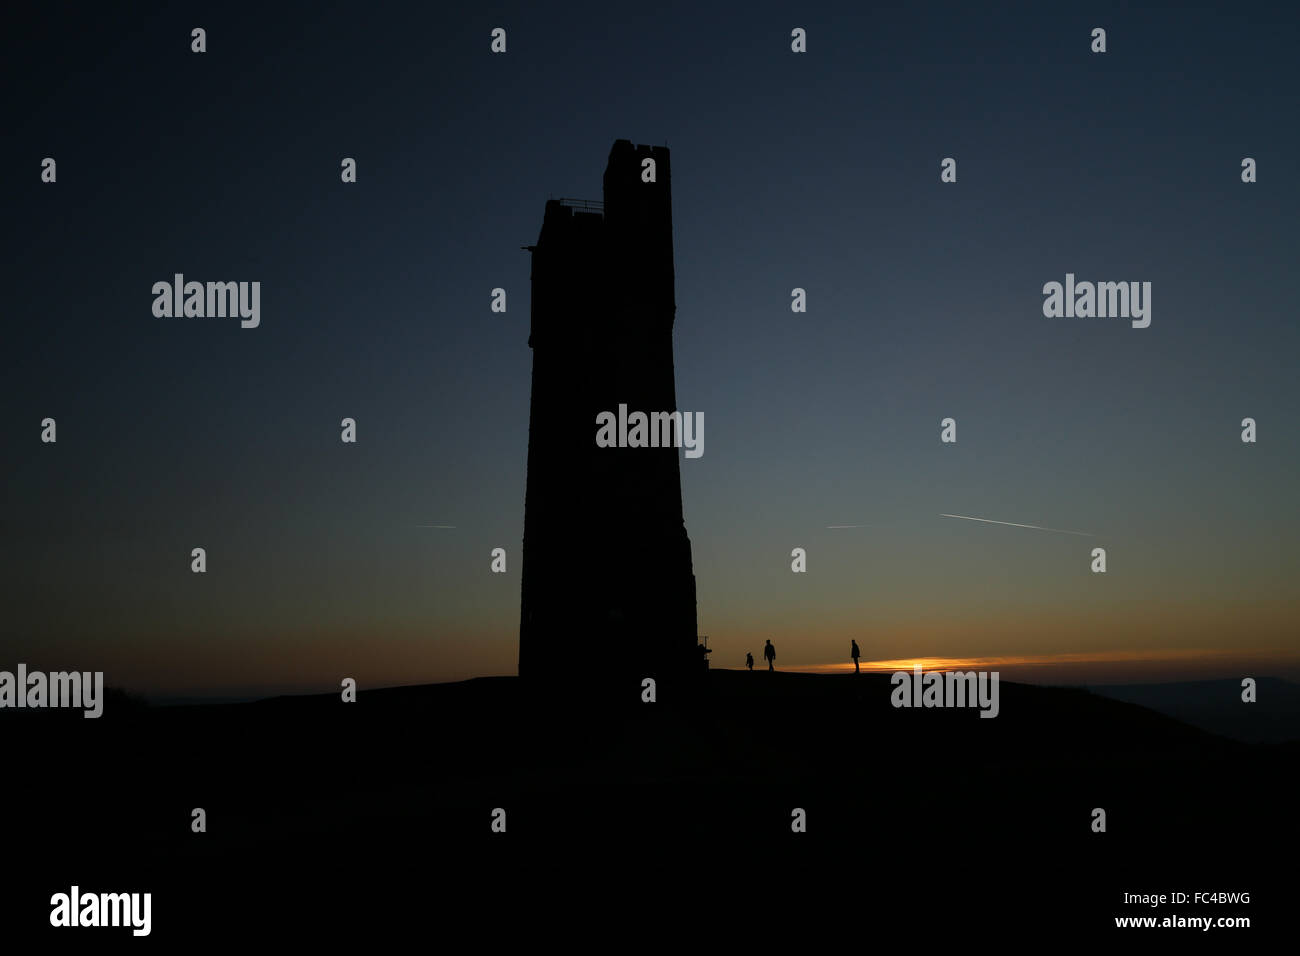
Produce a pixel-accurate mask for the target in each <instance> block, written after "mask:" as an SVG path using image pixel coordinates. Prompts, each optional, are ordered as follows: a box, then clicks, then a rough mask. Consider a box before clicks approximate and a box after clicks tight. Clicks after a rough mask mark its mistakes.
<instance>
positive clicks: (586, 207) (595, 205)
mask: <svg viewBox="0 0 1300 956" xmlns="http://www.w3.org/2000/svg"><path fill="white" fill-rule="evenodd" d="M556 201H557V202H559V203H560V205H562V206H571V207H572V208H574V209H581V210H582V211H583V212H598V213H604V211H605V204H604V203H603V202H601V201H600V200H598V199H568V198H566V197H564V196H561V197H560V198H559V199H558V200H556Z"/></svg>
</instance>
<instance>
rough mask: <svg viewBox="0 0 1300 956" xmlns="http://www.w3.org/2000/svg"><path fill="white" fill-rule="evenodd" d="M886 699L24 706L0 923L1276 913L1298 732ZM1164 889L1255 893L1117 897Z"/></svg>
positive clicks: (720, 686)
mask: <svg viewBox="0 0 1300 956" xmlns="http://www.w3.org/2000/svg"><path fill="white" fill-rule="evenodd" d="M890 690H891V688H890V685H889V678H888V676H885V675H866V674H864V675H861V676H854V675H807V674H789V673H776V674H768V673H765V672H761V671H756V672H754V673H747V672H743V671H713V672H710V673H709V674H708V675H707V677H705V678H704V679H703V682H702V684H701V685H700V687H699V689H698V693H697V694H696V695H695V696H694V697H692V698H688V699H677V700H667V699H661V701H660V702H657V703H655V704H643V703H641V702H640V698H639V694H638V693H637V692H636V690H635V689H633V690H632V693H631V694H629V695H626V700H627V701H628V702H625V703H624V704H622V705H621V706H618V707H613V708H611V707H609V706H607V705H603V704H596V703H591V702H586V701H584V700H583V698H582V694H580V693H558V692H555V693H548V692H546V691H545V690H544V689H543V690H533V689H530V688H528V687H526V686H525V685H523V684H521V683H520V681H519V680H517V679H516V678H482V679H478V680H470V681H464V682H460V683H451V684H436V685H428V686H418V687H401V688H391V689H383V690H367V689H366V688H364V687H363V688H362V689H361V690H360V693H359V697H358V701H357V702H356V703H354V704H343V703H342V702H341V701H340V699H339V695H338V694H335V693H331V694H326V695H320V696H305V697H280V698H274V699H270V700H265V701H258V702H255V703H244V704H223V705H204V706H187V707H146V706H143V705H140V704H138V703H135V702H133V701H131V700H129V699H126V698H123V697H120V696H118V697H114V698H112V699H110V700H109V701H108V703H107V705H106V708H105V714H104V716H103V717H102V718H100V719H99V720H85V719H82V718H81V716H80V713H79V712H76V713H67V712H53V711H41V712H36V711H21V712H18V711H10V712H8V714H6V715H5V717H4V718H3V722H2V724H0V727H2V729H3V740H4V743H5V747H4V760H5V765H6V767H7V769H8V770H10V771H11V772H10V773H6V774H5V780H4V783H3V785H2V789H3V792H4V797H3V808H4V819H5V822H6V828H5V829H6V832H7V838H6V842H7V843H8V847H9V852H8V853H7V854H6V855H7V857H8V859H9V861H10V862H9V866H8V868H7V869H8V873H7V874H6V881H7V882H9V883H11V884H12V886H11V888H10V889H9V891H8V893H7V894H6V895H5V896H3V897H2V899H3V901H4V902H3V904H0V923H3V925H5V926H6V927H8V928H9V929H10V930H11V931H13V932H25V931H29V930H30V931H35V932H40V931H42V930H48V916H49V911H50V903H49V897H50V895H51V894H52V893H55V892H59V891H63V892H67V890H68V887H69V886H70V885H71V884H73V883H77V884H79V885H80V886H81V887H82V888H83V889H84V890H87V891H114V892H124V891H130V890H139V891H149V892H152V893H153V923H154V931H153V934H152V935H153V936H154V937H155V938H158V939H167V940H172V941H177V942H185V943H188V942H191V941H199V940H209V939H214V938H218V937H224V936H229V937H231V938H232V939H243V938H247V939H251V938H254V930H255V929H257V928H258V927H261V929H258V930H257V932H266V931H270V932H271V933H272V934H273V935H274V934H280V933H283V934H290V935H293V936H295V937H296V938H306V937H313V938H314V937H315V936H317V935H318V934H319V935H320V936H323V937H326V938H339V937H343V936H353V935H358V936H362V937H365V936H374V938H375V939H378V938H381V937H383V936H384V935H386V934H388V933H390V932H392V933H400V932H404V931H407V930H416V931H419V932H421V933H425V934H428V935H429V938H430V939H432V940H437V939H440V938H443V937H442V936H440V935H439V934H442V933H444V932H445V933H451V932H455V931H462V930H469V931H471V932H473V933H481V934H483V943H484V945H487V944H488V942H489V941H490V940H499V939H500V938H501V937H502V936H503V935H515V934H523V935H532V936H536V937H537V939H539V940H541V939H547V938H551V937H552V936H556V934H558V937H556V938H562V939H572V940H576V939H577V938H578V936H581V935H582V934H586V933H592V934H595V933H596V930H595V929H594V927H595V926H597V925H608V926H614V927H618V926H625V927H626V928H627V929H628V930H629V931H632V932H638V933H639V932H641V930H639V929H636V928H637V927H641V928H642V929H645V930H646V931H647V932H649V931H650V927H651V926H653V927H655V931H656V932H674V931H675V930H676V929H677V928H678V927H691V926H694V925H696V923H697V922H698V921H699V920H701V919H704V920H705V921H706V922H708V923H710V924H712V925H721V923H720V921H721V922H725V921H729V920H735V921H736V925H737V926H747V927H750V928H751V929H752V928H756V927H757V928H762V927H764V926H769V925H771V926H775V925H777V924H784V925H787V926H792V927H795V928H796V930H798V928H799V927H801V926H802V927H806V928H808V929H809V930H810V931H811V930H813V929H817V928H819V927H829V926H830V925H831V924H832V923H835V922H844V923H846V924H858V925H861V927H862V928H863V929H864V931H865V930H870V928H871V926H872V924H875V923H879V922H883V921H889V922H897V923H898V925H899V926H901V927H904V928H908V927H910V929H909V930H908V931H909V932H913V933H929V932H943V933H945V934H950V935H956V936H962V935H963V934H966V933H969V934H971V935H970V936H969V937H968V938H969V939H971V940H972V941H973V940H974V939H976V938H980V937H983V936H986V935H990V934H992V935H998V936H1004V937H1014V935H1015V933H1016V932H1017V931H1018V928H1019V927H1022V926H1024V927H1033V928H1034V929H1035V930H1039V931H1046V932H1049V933H1055V932H1059V933H1060V934H1061V936H1062V938H1066V937H1072V936H1075V935H1078V934H1079V933H1089V932H1094V931H1095V932H1101V933H1103V934H1109V933H1120V932H1142V931H1138V930H1117V929H1115V928H1114V921H1113V918H1114V917H1115V916H1124V915H1151V914H1152V913H1153V912H1155V913H1156V914H1157V915H1160V916H1164V915H1168V914H1169V913H1170V912H1177V913H1182V914H1183V915H1199V914H1202V913H1208V914H1209V915H1214V916H1221V915H1248V916H1251V917H1252V920H1253V926H1254V928H1253V931H1246V932H1254V933H1255V934H1259V933H1262V932H1264V929H1263V926H1264V925H1265V924H1267V923H1269V922H1271V920H1270V915H1271V914H1272V913H1273V912H1275V911H1276V908H1277V907H1278V906H1280V905H1284V904H1285V900H1284V898H1283V897H1282V896H1281V894H1282V893H1283V892H1284V886H1285V885H1286V884H1285V883H1284V882H1283V876H1284V874H1291V876H1289V877H1286V879H1287V880H1289V881H1291V883H1292V885H1293V882H1294V867H1295V852H1296V848H1297V842H1296V835H1297V825H1296V822H1295V813H1294V808H1295V802H1294V799H1295V790H1294V783H1293V780H1292V778H1293V776H1294V770H1295V767H1296V758H1297V755H1300V745H1297V744H1296V743H1295V742H1288V743H1273V744H1248V743H1244V742H1239V741H1234V740H1230V739H1227V738H1224V737H1219V736H1215V735H1213V734H1210V733H1207V732H1205V731H1202V730H1198V729H1195V728H1193V727H1191V726H1189V725H1187V724H1183V723H1180V722H1178V721H1175V720H1173V719H1171V718H1169V717H1164V716H1161V715H1160V714H1157V713H1155V712H1153V711H1150V710H1146V709H1143V708H1141V707H1138V706H1135V705H1133V704H1129V703H1125V702H1122V701H1118V700H1113V699H1108V698H1106V697H1102V696H1098V695H1094V694H1092V693H1089V692H1087V691H1086V690H1081V689H1066V688H1044V687H1037V686H1032V685H1026V684H1015V683H1008V682H1003V683H1002V684H1001V687H1000V691H1001V694H1000V698H1001V699H1000V714H999V716H998V717H997V718H996V719H981V718H980V717H979V716H978V714H979V711H978V710H977V709H969V710H956V709H930V710H927V709H921V710H914V709H895V708H893V707H892V706H891V705H890V702H889V700H890ZM670 696H671V695H670ZM195 807H202V808H204V809H205V810H206V812H207V828H208V829H207V832H206V833H202V834H196V833H192V832H191V828H190V823H191V810H192V809H193V808H195ZM498 807H499V808H503V809H504V810H505V811H506V832H505V833H504V834H502V833H493V832H492V830H491V822H492V813H493V810H494V808H498ZM1095 807H1101V808H1104V809H1105V811H1106V815H1107V831H1106V832H1105V833H1094V832H1092V829H1091V821H1092V810H1093V808H1095ZM795 808H801V809H803V810H804V811H805V812H806V817H807V832H805V833H794V832H792V831H791V820H792V811H793V810H794V809H795ZM1174 890H1183V891H1188V892H1193V891H1220V890H1222V891H1239V890H1247V891H1250V892H1251V900H1252V902H1251V903H1250V905H1249V906H1241V905H1238V906H1224V905H1219V906H1215V907H1212V908H1209V909H1207V908H1205V907H1193V906H1191V905H1188V906H1183V907H1177V908H1170V907H1164V908H1161V909H1159V910H1153V909H1152V908H1150V907H1141V906H1134V905H1125V904H1124V902H1123V901H1124V895H1123V894H1124V893H1125V892H1130V893H1151V892H1156V893H1159V892H1169V891H1174ZM899 921H901V922H899ZM819 931H820V930H819ZM57 932H68V931H66V930H59V931H57ZM75 932H78V933H82V934H85V933H90V932H107V931H94V930H77V931H75ZM117 932H125V931H117ZM1146 932H1159V931H1157V930H1151V931H1146ZM1179 932H1188V931H1186V930H1183V931H1179ZM1211 932H1213V930H1211ZM1223 932H1229V931H1228V930H1223ZM1236 932H1240V931H1236ZM575 934H577V935H575ZM128 938H129V937H128ZM286 938H287V937H286ZM619 938H621V937H619ZM920 938H921V937H919V936H918V937H917V939H920ZM609 939H610V940H611V941H612V940H614V939H615V938H614V937H610V938H609ZM595 940H596V937H595V936H592V939H591V940H590V941H589V942H593V944H594V941H595ZM458 948H460V947H458Z"/></svg>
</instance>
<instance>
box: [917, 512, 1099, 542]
mask: <svg viewBox="0 0 1300 956" xmlns="http://www.w3.org/2000/svg"><path fill="white" fill-rule="evenodd" d="M939 517H940V518H961V519H962V520H963V521H983V522H985V523H986V524H1005V525H1010V526H1011V527H1012V528H1032V529H1033V530H1035V531H1055V532H1056V533H1057V534H1077V535H1079V536H1080V537H1082V538H1094V537H1096V535H1093V534H1089V533H1088V532H1087V531H1066V530H1064V529H1063V528H1044V527H1043V526H1042V525H1036V524H1017V523H1016V522H1014V521H994V520H993V519H992V518H972V517H971V516H970V515H939Z"/></svg>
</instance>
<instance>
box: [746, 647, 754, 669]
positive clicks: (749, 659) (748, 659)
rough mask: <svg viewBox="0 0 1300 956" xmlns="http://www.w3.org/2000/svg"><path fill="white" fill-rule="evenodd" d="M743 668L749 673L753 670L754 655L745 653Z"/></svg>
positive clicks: (748, 652)
mask: <svg viewBox="0 0 1300 956" xmlns="http://www.w3.org/2000/svg"><path fill="white" fill-rule="evenodd" d="M745 666H746V667H748V668H749V669H750V670H751V671H752V670H753V669H754V655H753V653H752V652H750V651H746V652H745Z"/></svg>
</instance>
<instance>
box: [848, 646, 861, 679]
mask: <svg viewBox="0 0 1300 956" xmlns="http://www.w3.org/2000/svg"><path fill="white" fill-rule="evenodd" d="M849 643H851V644H852V645H853V650H851V651H850V652H849V653H850V654H852V655H853V673H855V674H857V673H859V671H858V654H859V653H861V652H860V651H859V650H858V642H857V641H855V640H853V639H852V638H850V639H849Z"/></svg>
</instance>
